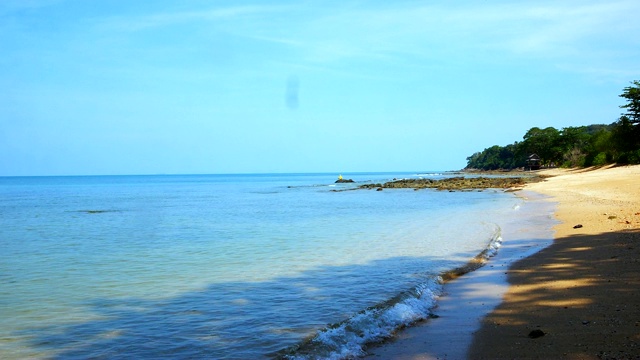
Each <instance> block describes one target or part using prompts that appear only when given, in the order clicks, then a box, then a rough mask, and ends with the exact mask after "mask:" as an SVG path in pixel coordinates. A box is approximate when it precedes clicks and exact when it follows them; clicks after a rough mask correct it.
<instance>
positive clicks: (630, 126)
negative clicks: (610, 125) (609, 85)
mask: <svg viewBox="0 0 640 360" xmlns="http://www.w3.org/2000/svg"><path fill="white" fill-rule="evenodd" d="M631 84H632V86H627V87H626V88H624V91H623V93H622V94H620V97H622V98H625V99H627V103H626V104H624V105H620V108H622V109H627V112H626V113H625V114H622V116H620V120H618V122H617V123H616V124H615V128H614V130H613V139H614V142H615V145H616V147H617V149H618V150H619V153H620V154H619V155H618V157H617V159H616V161H617V162H620V163H632V164H637V163H640V81H638V80H635V81H632V82H631Z"/></svg>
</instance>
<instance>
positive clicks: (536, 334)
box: [529, 329, 545, 339]
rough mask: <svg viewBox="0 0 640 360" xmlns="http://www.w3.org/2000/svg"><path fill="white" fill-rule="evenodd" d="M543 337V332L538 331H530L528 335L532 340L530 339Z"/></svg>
mask: <svg viewBox="0 0 640 360" xmlns="http://www.w3.org/2000/svg"><path fill="white" fill-rule="evenodd" d="M543 336H545V333H544V331H542V330H540V329H535V330H533V331H531V332H530V333H529V337H530V338H532V339H537V338H539V337H543Z"/></svg>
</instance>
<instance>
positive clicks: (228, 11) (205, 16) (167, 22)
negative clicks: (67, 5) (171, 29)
mask: <svg viewBox="0 0 640 360" xmlns="http://www.w3.org/2000/svg"><path fill="white" fill-rule="evenodd" d="M276 11H280V10H279V8H276V7H272V6H234V7H224V8H214V9H205V10H198V11H183V12H157V13H153V14H147V15H140V16H117V17H110V18H106V19H103V20H102V21H100V22H99V25H98V26H99V27H100V28H102V29H108V30H116V31H138V30H144V29H150V28H158V27H164V26H171V25H178V24H184V23H188V22H193V21H205V22H206V21H220V20H234V19H238V18H240V17H247V16H255V15H265V14H268V13H273V12H276Z"/></svg>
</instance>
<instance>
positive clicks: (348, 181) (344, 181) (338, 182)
mask: <svg viewBox="0 0 640 360" xmlns="http://www.w3.org/2000/svg"><path fill="white" fill-rule="evenodd" d="M353 182H355V181H353V179H338V180H336V184H342V183H353Z"/></svg>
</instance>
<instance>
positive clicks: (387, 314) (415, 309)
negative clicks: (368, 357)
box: [286, 276, 443, 360]
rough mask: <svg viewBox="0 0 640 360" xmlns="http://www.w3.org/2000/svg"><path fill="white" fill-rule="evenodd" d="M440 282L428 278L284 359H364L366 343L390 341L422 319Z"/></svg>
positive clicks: (439, 290) (322, 332)
mask: <svg viewBox="0 0 640 360" xmlns="http://www.w3.org/2000/svg"><path fill="white" fill-rule="evenodd" d="M442 283H443V281H442V278H441V277H439V276H438V277H435V278H432V279H430V280H429V281H428V282H425V283H423V284H420V285H418V286H416V287H415V288H414V289H413V290H411V291H408V292H406V293H405V294H403V295H402V296H401V297H399V299H400V300H399V301H397V302H389V303H385V304H384V305H381V306H377V307H374V308H370V309H368V310H365V311H363V312H360V313H358V314H356V315H355V316H353V317H351V318H350V319H348V320H346V321H344V322H342V323H339V324H337V325H335V326H332V327H329V328H326V329H323V330H320V331H318V333H317V334H316V336H315V337H314V338H313V339H311V340H310V342H309V343H308V344H307V345H308V346H306V347H305V348H303V349H301V351H299V352H298V353H297V354H295V355H290V356H287V357H286V358H287V359H292V360H307V359H336V360H337V359H345V358H353V357H358V356H364V355H365V354H366V353H365V351H364V347H365V345H366V344H369V343H374V342H379V341H381V340H384V339H387V338H390V337H391V336H392V335H393V333H394V332H395V331H396V330H398V329H399V328H401V327H403V326H407V325H410V324H412V323H415V322H416V321H419V320H423V319H426V318H427V317H428V316H429V314H430V313H431V309H433V307H434V306H435V305H436V299H437V298H438V297H439V296H440V295H441V294H442Z"/></svg>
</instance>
